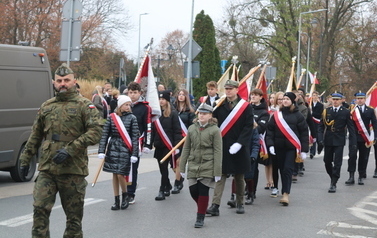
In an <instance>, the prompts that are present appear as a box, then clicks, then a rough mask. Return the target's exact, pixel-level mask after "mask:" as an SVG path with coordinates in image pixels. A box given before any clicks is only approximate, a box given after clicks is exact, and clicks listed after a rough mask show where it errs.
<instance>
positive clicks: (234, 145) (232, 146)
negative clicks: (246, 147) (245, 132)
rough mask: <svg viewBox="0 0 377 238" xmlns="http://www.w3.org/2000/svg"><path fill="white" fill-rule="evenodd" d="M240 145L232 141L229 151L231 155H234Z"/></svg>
mask: <svg viewBox="0 0 377 238" xmlns="http://www.w3.org/2000/svg"><path fill="white" fill-rule="evenodd" d="M241 147H242V145H241V144H240V143H238V142H236V143H234V144H233V145H231V146H230V148H229V153H230V154H231V155H234V154H236V153H237V152H238V151H239V150H240V149H241Z"/></svg>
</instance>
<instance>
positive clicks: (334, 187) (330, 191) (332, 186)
mask: <svg viewBox="0 0 377 238" xmlns="http://www.w3.org/2000/svg"><path fill="white" fill-rule="evenodd" d="M335 192H336V185H335V184H331V185H330V188H329V193H335Z"/></svg>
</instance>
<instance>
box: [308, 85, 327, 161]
mask: <svg viewBox="0 0 377 238" xmlns="http://www.w3.org/2000/svg"><path fill="white" fill-rule="evenodd" d="M310 108H311V110H312V120H313V121H314V123H313V125H314V128H315V131H316V132H317V131H318V125H319V123H320V121H321V115H322V112H323V108H324V107H323V104H322V103H321V102H320V101H319V100H318V92H317V91H314V92H313V94H312V103H311V105H310ZM316 149H317V142H313V145H312V146H311V147H310V158H311V159H313V157H314V155H315V151H316Z"/></svg>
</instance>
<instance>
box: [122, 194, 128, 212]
mask: <svg viewBox="0 0 377 238" xmlns="http://www.w3.org/2000/svg"><path fill="white" fill-rule="evenodd" d="M128 205H130V203H129V197H128V194H127V193H122V204H121V206H120V209H122V210H124V209H127V207H128Z"/></svg>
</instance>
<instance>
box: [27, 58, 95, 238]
mask: <svg viewBox="0 0 377 238" xmlns="http://www.w3.org/2000/svg"><path fill="white" fill-rule="evenodd" d="M75 85H76V80H75V78H74V75H73V71H72V70H71V69H70V68H68V66H67V65H66V64H62V65H61V66H60V67H59V68H58V69H57V70H56V72H55V79H54V89H55V91H56V96H55V97H54V98H51V99H49V100H47V101H46V102H44V103H43V104H42V106H41V108H40V110H39V111H38V113H37V117H36V119H35V121H34V125H33V128H32V133H31V135H30V137H29V139H28V142H27V143H26V145H25V150H24V151H23V153H22V154H21V158H20V160H21V171H22V173H23V175H24V176H26V175H27V173H28V171H29V163H30V159H31V158H32V157H33V156H34V155H35V154H36V153H37V151H38V148H39V147H40V145H41V144H42V147H41V156H40V158H39V165H38V170H39V174H38V177H37V178H36V180H35V185H34V191H33V197H34V204H33V206H34V217H33V219H34V220H33V228H32V237H50V231H49V217H50V213H51V210H52V207H53V206H54V203H55V199H56V194H57V193H58V192H59V195H60V200H61V203H62V206H63V209H64V212H65V214H66V216H67V220H66V229H65V231H64V235H63V237H66V238H68V237H83V232H82V217H83V215H84V198H85V190H86V185H87V184H88V183H87V181H86V180H85V177H86V176H87V175H88V174H89V169H88V155H87V147H88V146H89V145H95V144H97V143H98V142H99V139H100V137H101V132H102V127H101V126H102V119H101V116H100V115H99V112H98V110H97V109H96V107H95V106H94V105H93V104H92V102H91V101H90V100H88V99H86V98H84V97H81V96H79V94H78V93H77V91H76V86H75ZM42 141H43V143H42Z"/></svg>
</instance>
